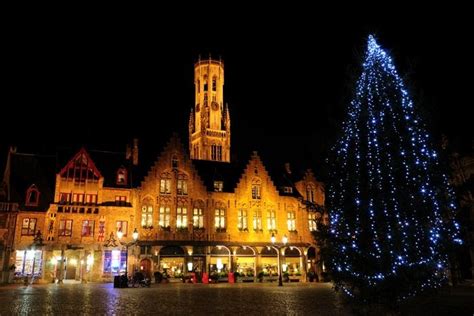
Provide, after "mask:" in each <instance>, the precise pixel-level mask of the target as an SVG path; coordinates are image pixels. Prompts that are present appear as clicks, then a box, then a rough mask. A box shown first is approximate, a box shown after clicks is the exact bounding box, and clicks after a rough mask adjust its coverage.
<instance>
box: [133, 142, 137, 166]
mask: <svg viewBox="0 0 474 316" xmlns="http://www.w3.org/2000/svg"><path fill="white" fill-rule="evenodd" d="M132 159H133V165H134V166H138V138H134V139H133V149H132Z"/></svg>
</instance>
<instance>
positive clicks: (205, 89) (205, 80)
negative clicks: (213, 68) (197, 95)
mask: <svg viewBox="0 0 474 316" xmlns="http://www.w3.org/2000/svg"><path fill="white" fill-rule="evenodd" d="M204 91H207V76H204Z"/></svg>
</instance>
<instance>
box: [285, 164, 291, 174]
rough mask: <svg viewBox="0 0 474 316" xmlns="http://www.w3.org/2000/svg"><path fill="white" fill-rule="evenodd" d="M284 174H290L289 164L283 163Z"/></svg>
mask: <svg viewBox="0 0 474 316" xmlns="http://www.w3.org/2000/svg"><path fill="white" fill-rule="evenodd" d="M285 172H286V173H288V174H291V169H290V163H289V162H286V163H285Z"/></svg>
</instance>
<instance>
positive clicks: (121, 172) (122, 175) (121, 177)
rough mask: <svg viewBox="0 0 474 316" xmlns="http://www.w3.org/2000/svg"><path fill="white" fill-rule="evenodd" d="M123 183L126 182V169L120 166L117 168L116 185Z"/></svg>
mask: <svg viewBox="0 0 474 316" xmlns="http://www.w3.org/2000/svg"><path fill="white" fill-rule="evenodd" d="M125 184H127V169H125V167H123V166H122V167H120V168H119V169H118V170H117V185H125Z"/></svg>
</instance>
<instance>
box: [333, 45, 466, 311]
mask: <svg viewBox="0 0 474 316" xmlns="http://www.w3.org/2000/svg"><path fill="white" fill-rule="evenodd" d="M367 44H368V45H367V51H366V54H365V58H364V63H363V65H362V74H361V76H360V78H359V79H358V81H357V85H356V91H355V95H354V97H353V100H352V102H351V103H350V106H349V109H348V115H347V118H346V120H345V122H344V125H343V135H342V137H341V138H340V139H339V141H338V142H337V143H336V145H335V146H334V148H333V159H332V161H331V166H332V168H331V170H332V171H331V173H332V175H331V179H332V180H331V181H330V183H329V186H328V190H327V191H328V192H329V193H328V207H329V212H330V225H329V231H328V235H329V241H330V242H329V246H330V247H331V248H332V251H331V255H330V258H329V264H330V268H331V270H332V276H333V279H334V282H335V286H336V288H338V289H342V290H343V291H344V292H345V293H347V294H348V295H350V296H351V297H353V298H357V299H360V300H362V301H364V302H376V303H387V302H400V301H401V300H403V299H405V298H407V297H410V296H413V295H416V294H418V293H420V292H422V291H424V290H427V289H432V288H436V287H439V286H440V285H441V284H443V282H444V281H445V280H446V271H447V268H448V259H447V258H448V257H447V248H448V247H449V245H452V244H453V243H460V242H461V240H460V239H459V237H458V231H459V225H458V224H457V223H456V222H455V221H454V220H453V219H454V211H455V206H454V202H453V201H454V200H453V197H454V196H453V194H452V192H451V189H450V188H449V186H448V182H447V177H446V176H445V175H444V174H443V173H442V172H441V168H440V163H439V159H438V157H437V154H436V152H435V151H434V150H433V147H432V146H431V144H430V137H429V135H428V133H427V132H426V129H425V127H424V125H423V124H422V121H421V119H420V117H419V115H417V113H416V110H415V107H414V104H413V102H412V100H411V99H410V97H409V93H408V91H407V89H406V88H405V86H404V84H403V82H402V80H401V78H400V76H399V74H398V73H397V70H396V69H395V66H394V64H393V61H392V59H391V57H390V56H389V54H388V53H387V52H386V51H385V50H384V49H382V48H381V47H380V46H379V45H378V44H377V42H376V40H375V39H374V37H373V36H369V38H368V43H367Z"/></svg>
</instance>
